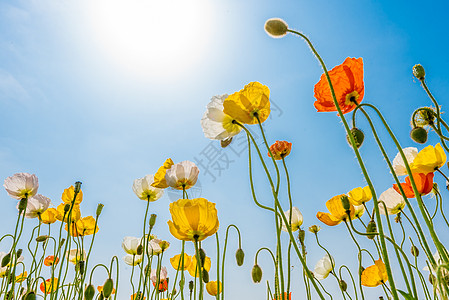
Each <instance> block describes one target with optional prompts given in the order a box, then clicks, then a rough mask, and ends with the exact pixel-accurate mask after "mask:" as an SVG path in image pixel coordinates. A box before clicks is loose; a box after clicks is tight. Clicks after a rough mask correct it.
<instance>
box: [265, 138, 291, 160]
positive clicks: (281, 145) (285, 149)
mask: <svg viewBox="0 0 449 300" xmlns="http://www.w3.org/2000/svg"><path fill="white" fill-rule="evenodd" d="M291 150H292V143H289V142H286V141H276V143H274V144H273V145H271V146H270V151H271V153H272V154H273V158H274V159H275V160H281V159H283V158H284V157H286V156H287V155H289V154H290V151H291ZM268 156H269V157H271V155H270V152H268Z"/></svg>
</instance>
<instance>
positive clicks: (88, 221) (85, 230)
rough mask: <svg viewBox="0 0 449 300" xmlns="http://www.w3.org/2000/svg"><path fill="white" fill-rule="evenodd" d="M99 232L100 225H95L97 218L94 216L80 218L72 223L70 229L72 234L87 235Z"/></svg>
mask: <svg viewBox="0 0 449 300" xmlns="http://www.w3.org/2000/svg"><path fill="white" fill-rule="evenodd" d="M65 230H67V224H66V225H65ZM97 232H98V226H95V219H94V217H92V216H89V217H85V218H82V219H79V220H78V221H76V223H72V227H71V230H70V234H71V235H72V236H85V235H91V234H94V233H97Z"/></svg>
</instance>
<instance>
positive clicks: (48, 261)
mask: <svg viewBox="0 0 449 300" xmlns="http://www.w3.org/2000/svg"><path fill="white" fill-rule="evenodd" d="M58 262H59V258H57V257H55V256H54V255H49V256H47V257H46V258H45V259H44V265H46V266H47V267H50V266H53V265H56V264H58Z"/></svg>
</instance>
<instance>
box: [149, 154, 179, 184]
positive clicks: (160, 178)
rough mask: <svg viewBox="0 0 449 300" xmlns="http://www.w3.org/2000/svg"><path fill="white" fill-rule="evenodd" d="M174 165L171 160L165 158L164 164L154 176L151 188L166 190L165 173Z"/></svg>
mask: <svg viewBox="0 0 449 300" xmlns="http://www.w3.org/2000/svg"><path fill="white" fill-rule="evenodd" d="M173 165H174V163H173V161H172V159H171V158H167V159H166V160H165V162H164V164H163V165H162V166H161V167H160V168H159V169H158V170H157V172H156V174H155V175H154V182H153V183H152V184H151V186H152V187H156V188H160V189H165V188H168V184H167V181H165V173H167V170H168V169H170V168H171V166H173Z"/></svg>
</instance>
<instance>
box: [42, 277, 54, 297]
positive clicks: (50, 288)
mask: <svg viewBox="0 0 449 300" xmlns="http://www.w3.org/2000/svg"><path fill="white" fill-rule="evenodd" d="M57 287H58V278H53V282H51V278H50V279H47V280H45V282H42V283H41V285H40V289H41V291H42V293H44V294H51V293H53V292H54V291H56V288H57Z"/></svg>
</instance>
